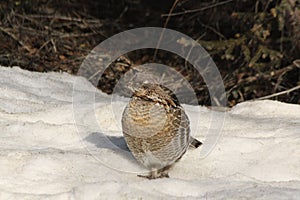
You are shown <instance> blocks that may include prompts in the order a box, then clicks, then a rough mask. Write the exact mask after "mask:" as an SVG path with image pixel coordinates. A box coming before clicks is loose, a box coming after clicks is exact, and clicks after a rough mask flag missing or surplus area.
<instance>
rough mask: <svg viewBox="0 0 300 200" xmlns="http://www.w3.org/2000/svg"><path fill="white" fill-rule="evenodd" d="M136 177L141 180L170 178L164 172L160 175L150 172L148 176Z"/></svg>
mask: <svg viewBox="0 0 300 200" xmlns="http://www.w3.org/2000/svg"><path fill="white" fill-rule="evenodd" d="M137 176H138V177H142V178H147V179H157V178H170V176H169V174H168V173H166V172H162V173H157V172H151V173H150V174H149V175H137Z"/></svg>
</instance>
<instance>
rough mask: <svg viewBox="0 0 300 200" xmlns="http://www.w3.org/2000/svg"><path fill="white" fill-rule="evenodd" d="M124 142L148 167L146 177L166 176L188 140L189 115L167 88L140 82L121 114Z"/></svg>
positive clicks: (182, 152) (192, 140)
mask: <svg viewBox="0 0 300 200" xmlns="http://www.w3.org/2000/svg"><path fill="white" fill-rule="evenodd" d="M122 128H123V134H124V137H125V140H126V143H127V145H128V147H129V149H130V151H131V152H132V154H133V155H134V157H135V158H136V159H137V160H138V161H139V162H140V163H142V164H143V165H144V166H145V167H147V168H148V169H149V170H150V172H151V173H150V175H149V176H146V177H148V178H159V177H168V173H167V172H168V169H169V168H170V167H171V166H172V165H173V164H174V163H175V162H176V161H178V160H179V159H180V158H181V157H182V156H183V154H184V153H185V152H186V150H187V148H188V146H189V145H190V144H191V145H193V146H194V147H198V146H199V145H200V144H201V142H199V141H197V140H195V139H194V138H192V137H191V136H190V127H189V119H188V117H187V115H186V114H185V112H184V110H183V108H182V107H181V105H180V104H179V101H178V100H177V98H176V96H175V95H174V94H173V93H172V91H171V90H169V89H167V88H165V87H163V86H160V85H158V84H144V85H142V86H141V87H140V88H138V89H137V90H135V91H134V94H133V96H132V98H131V100H130V102H129V103H128V105H127V106H126V108H125V110H124V113H123V117H122Z"/></svg>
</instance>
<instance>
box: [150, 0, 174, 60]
mask: <svg viewBox="0 0 300 200" xmlns="http://www.w3.org/2000/svg"><path fill="white" fill-rule="evenodd" d="M179 1H180V0H176V1H175V2H174V3H173V5H172V7H171V9H170V11H169V14H171V13H172V12H173V10H174V9H175V7H176V5H177V4H178V2H179ZM170 17H171V16H168V18H167V19H166V21H165V24H164V29H163V30H162V32H161V34H160V37H159V40H158V42H157V45H156V48H155V51H154V55H153V61H155V60H156V55H157V52H158V49H159V45H160V43H161V40H162V38H163V36H164V33H165V28H166V27H167V25H168V23H169V20H170Z"/></svg>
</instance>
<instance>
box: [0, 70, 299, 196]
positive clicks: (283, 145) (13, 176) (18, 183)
mask: <svg viewBox="0 0 300 200" xmlns="http://www.w3.org/2000/svg"><path fill="white" fill-rule="evenodd" d="M75 81H76V82H77V83H79V85H80V87H77V88H75V92H76V94H80V95H79V96H77V98H78V99H80V101H79V104H77V105H75V106H74V105H73V104H72V100H73V84H74V82H75ZM94 91H96V90H95V88H94V87H93V86H92V85H91V84H90V83H89V82H88V81H86V80H85V79H84V78H81V77H75V76H71V75H68V74H60V73H47V74H43V73H35V72H28V71H24V70H21V69H19V68H4V67H0V130H1V134H0V199H299V198H300V106H299V105H291V104H285V103H280V102H276V101H254V102H245V103H241V104H239V105H237V106H236V107H234V108H233V109H232V110H231V111H229V112H227V113H226V118H225V122H224V124H223V128H222V132H221V137H220V138H219V140H218V142H217V145H216V146H215V148H214V149H213V150H212V152H211V153H210V154H209V155H208V156H206V157H202V158H200V156H199V155H200V154H201V148H200V149H196V150H190V151H188V152H187V154H186V155H185V156H184V157H183V158H182V160H181V161H180V162H179V163H177V165H175V167H174V168H173V169H172V170H171V171H170V177H171V178H169V179H166V178H165V179H156V180H147V179H143V178H139V177H137V176H136V175H137V174H139V173H143V172H146V171H145V169H144V168H143V167H142V166H140V165H139V164H138V163H136V162H135V160H134V159H133V158H132V156H131V154H130V153H129V152H128V150H127V148H126V145H125V143H124V140H123V138H122V133H121V129H120V121H119V120H120V117H121V113H122V108H124V106H125V105H126V102H125V101H123V100H122V98H120V99H119V101H115V102H113V103H111V102H110V99H111V98H110V96H107V95H105V94H103V93H101V92H99V91H96V98H95V99H96V104H95V112H93V113H91V112H90V110H87V109H85V106H84V105H86V104H85V103H86V102H87V101H88V102H90V99H87V97H88V96H89V95H88V94H90V93H91V92H94ZM73 106H74V107H75V110H76V109H77V111H78V113H81V114H82V116H80V117H81V118H80V119H81V121H80V122H82V123H78V120H76V123H77V126H75V120H74V117H75V118H76V116H77V114H78V113H76V112H74V107H73ZM185 108H186V111H187V113H188V115H189V117H190V120H191V125H192V131H193V135H194V136H195V137H197V138H199V139H200V140H202V141H204V142H205V139H206V138H207V137H209V135H207V133H208V129H210V128H214V127H213V126H212V120H216V119H212V118H211V114H212V112H215V111H211V110H209V109H207V108H205V107H193V106H185ZM214 114H217V115H220V116H222V115H223V114H224V113H218V112H215V113H214ZM93 118H95V119H97V122H98V124H90V121H91V120H90V119H93Z"/></svg>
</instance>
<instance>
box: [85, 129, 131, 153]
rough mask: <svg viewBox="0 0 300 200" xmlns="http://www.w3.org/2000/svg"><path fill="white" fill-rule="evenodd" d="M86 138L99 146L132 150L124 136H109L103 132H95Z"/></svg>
mask: <svg viewBox="0 0 300 200" xmlns="http://www.w3.org/2000/svg"><path fill="white" fill-rule="evenodd" d="M84 140H86V141H87V142H90V143H92V144H94V145H95V146H96V147H98V148H106V149H111V150H123V151H126V152H130V151H129V149H128V146H127V144H126V142H125V139H124V137H117V136H107V135H105V134H103V133H99V132H93V133H91V134H90V135H88V136H87V137H86V138H84Z"/></svg>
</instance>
